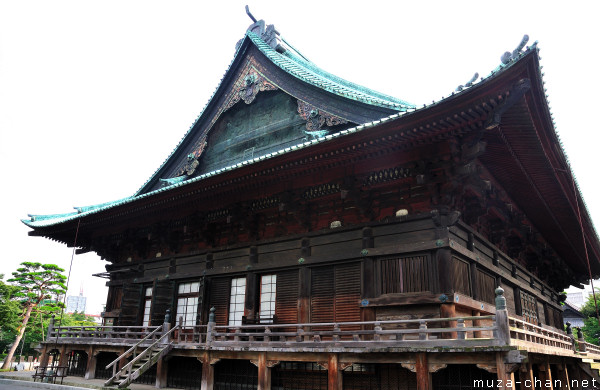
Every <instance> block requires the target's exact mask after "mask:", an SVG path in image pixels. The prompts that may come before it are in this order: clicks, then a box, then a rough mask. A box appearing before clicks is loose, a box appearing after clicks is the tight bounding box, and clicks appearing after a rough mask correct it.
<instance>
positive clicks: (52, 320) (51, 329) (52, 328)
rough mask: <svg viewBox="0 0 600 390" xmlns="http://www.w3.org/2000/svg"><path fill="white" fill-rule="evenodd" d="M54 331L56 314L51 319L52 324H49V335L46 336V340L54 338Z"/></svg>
mask: <svg viewBox="0 0 600 390" xmlns="http://www.w3.org/2000/svg"><path fill="white" fill-rule="evenodd" d="M53 331H54V314H52V317H51V318H50V323H49V324H48V335H47V336H46V340H49V339H50V338H51V337H52V332H53Z"/></svg>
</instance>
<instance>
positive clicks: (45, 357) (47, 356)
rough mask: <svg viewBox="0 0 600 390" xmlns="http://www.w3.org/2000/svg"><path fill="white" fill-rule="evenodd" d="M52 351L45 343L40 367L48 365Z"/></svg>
mask: <svg viewBox="0 0 600 390" xmlns="http://www.w3.org/2000/svg"><path fill="white" fill-rule="evenodd" d="M50 351H51V349H50V346H49V345H45V346H44V349H43V350H42V356H40V367H46V366H48V362H49V360H50Z"/></svg>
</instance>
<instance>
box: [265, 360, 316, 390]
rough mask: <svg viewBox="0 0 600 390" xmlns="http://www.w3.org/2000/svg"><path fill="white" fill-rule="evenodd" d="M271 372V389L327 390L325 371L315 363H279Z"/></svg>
mask: <svg viewBox="0 0 600 390" xmlns="http://www.w3.org/2000/svg"><path fill="white" fill-rule="evenodd" d="M271 372H272V374H271V386H272V387H271V388H272V389H293V390H319V389H323V390H326V389H327V370H326V369H325V368H323V367H322V366H319V365H318V364H316V363H309V362H281V363H280V364H278V365H277V366H275V367H273V369H272V371H271Z"/></svg>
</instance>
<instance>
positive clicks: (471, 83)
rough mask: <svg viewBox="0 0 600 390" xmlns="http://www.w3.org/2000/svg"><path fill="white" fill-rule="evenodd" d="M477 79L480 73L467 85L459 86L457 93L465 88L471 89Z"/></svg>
mask: <svg viewBox="0 0 600 390" xmlns="http://www.w3.org/2000/svg"><path fill="white" fill-rule="evenodd" d="M477 77H479V73H477V72H475V74H474V75H473V77H471V80H469V81H468V82H467V83H466V84H465V85H459V86H458V87H456V92H460V91H462V90H463V89H464V88H469V87H470V86H471V85H473V83H474V82H475V80H477Z"/></svg>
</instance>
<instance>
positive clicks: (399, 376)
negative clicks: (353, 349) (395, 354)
mask: <svg viewBox="0 0 600 390" xmlns="http://www.w3.org/2000/svg"><path fill="white" fill-rule="evenodd" d="M342 375H343V381H342V383H343V384H344V390H417V375H416V374H415V373H413V372H411V371H409V370H407V369H406V368H403V367H402V366H401V365H400V364H353V365H351V366H349V367H347V368H346V369H345V370H344V371H342Z"/></svg>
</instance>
